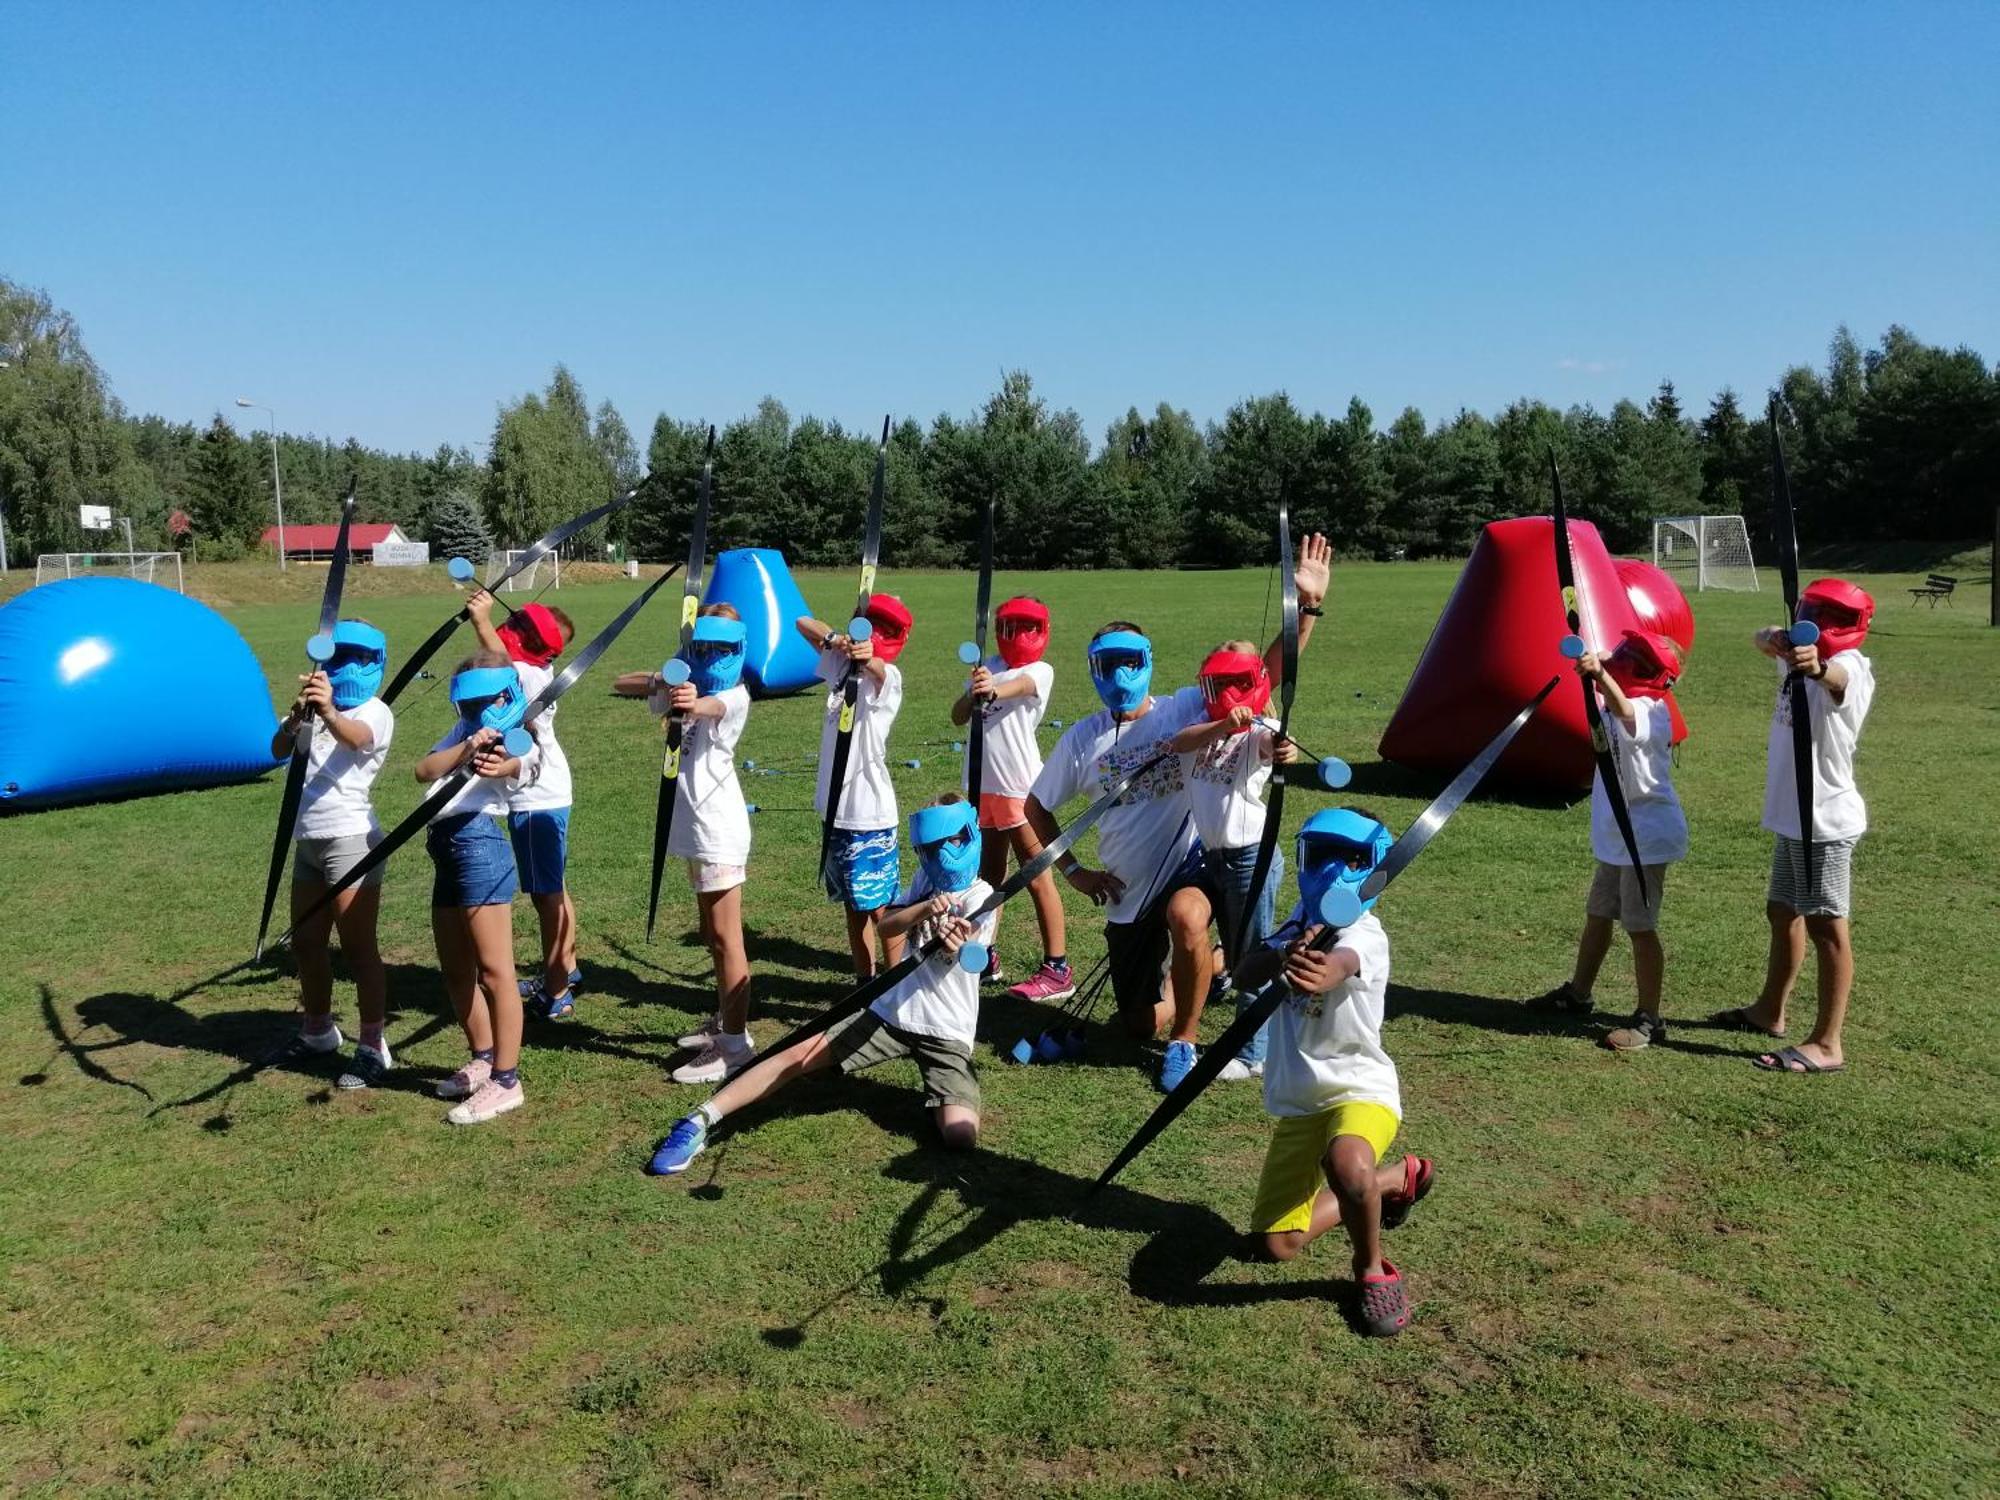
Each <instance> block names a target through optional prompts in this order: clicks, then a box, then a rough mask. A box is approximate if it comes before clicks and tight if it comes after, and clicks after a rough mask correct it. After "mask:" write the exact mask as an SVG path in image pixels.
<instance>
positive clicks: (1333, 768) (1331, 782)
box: [1319, 755, 1354, 792]
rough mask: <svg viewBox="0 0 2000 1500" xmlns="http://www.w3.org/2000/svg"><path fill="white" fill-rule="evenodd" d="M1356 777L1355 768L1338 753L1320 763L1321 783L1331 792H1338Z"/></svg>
mask: <svg viewBox="0 0 2000 1500" xmlns="http://www.w3.org/2000/svg"><path fill="white" fill-rule="evenodd" d="M1353 779H1354V768H1353V767H1352V766H1350V765H1348V763H1347V762H1346V761H1344V760H1342V759H1341V758H1340V757H1339V756H1338V755H1329V756H1328V757H1327V758H1326V759H1325V760H1323V761H1321V762H1320V763H1319V784H1320V785H1321V786H1323V787H1325V788H1326V789H1327V790H1328V791H1329V792H1337V791H1339V790H1340V789H1341V788H1342V787H1344V786H1346V785H1347V783H1348V782H1350V781H1352V780H1353Z"/></svg>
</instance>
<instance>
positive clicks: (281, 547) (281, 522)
mask: <svg viewBox="0 0 2000 1500" xmlns="http://www.w3.org/2000/svg"><path fill="white" fill-rule="evenodd" d="M236 404H237V405H238V406H247V407H249V408H250V409H251V410H252V411H261V412H263V413H264V414H265V415H267V416H268V417H270V419H271V498H272V499H273V500H274V501H276V502H277V506H278V571H279V572H280V573H282V572H284V571H285V487H284V484H283V482H282V481H281V480H280V479H279V478H278V414H277V413H276V412H274V411H272V410H271V408H270V407H268V406H265V405H264V404H263V403H262V402H260V401H252V400H251V399H250V398H249V397H248V396H238V397H237V398H236Z"/></svg>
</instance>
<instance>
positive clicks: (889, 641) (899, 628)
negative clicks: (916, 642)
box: [861, 594, 913, 661]
mask: <svg viewBox="0 0 2000 1500" xmlns="http://www.w3.org/2000/svg"><path fill="white" fill-rule="evenodd" d="M861 613H862V615H863V616H864V617H865V618H866V619H867V621H868V623H869V624H870V625H873V626H874V627H875V634H874V636H873V640H874V642H875V654H876V655H877V656H879V657H881V658H882V660H884V661H894V660H895V659H896V658H897V657H899V656H901V655H902V654H903V647H904V645H905V644H907V643H908V641H909V639H910V626H911V624H912V623H913V622H912V620H911V617H910V609H909V606H908V605H906V604H904V603H903V601H902V600H901V599H898V598H897V597H896V596H895V595H894V594H871V595H869V596H868V607H867V608H866V609H864V610H862V611H861Z"/></svg>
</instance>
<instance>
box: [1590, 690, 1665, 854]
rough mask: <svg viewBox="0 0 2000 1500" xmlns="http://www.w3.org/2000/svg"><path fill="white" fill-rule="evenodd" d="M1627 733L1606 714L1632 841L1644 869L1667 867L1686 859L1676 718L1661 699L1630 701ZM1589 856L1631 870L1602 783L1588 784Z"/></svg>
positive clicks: (1594, 778) (1597, 778)
mask: <svg viewBox="0 0 2000 1500" xmlns="http://www.w3.org/2000/svg"><path fill="white" fill-rule="evenodd" d="M1631 701H1632V722H1633V728H1632V732H1631V733H1630V734H1627V733H1626V732H1625V726H1624V725H1623V724H1621V723H1620V722H1619V721H1618V715H1616V714H1614V713H1612V712H1611V711H1610V710H1609V709H1606V710H1605V713H1604V733H1605V735H1606V737H1607V738H1608V739H1609V740H1610V741H1611V752H1612V758H1613V759H1614V760H1615V761H1616V762H1617V765H1618V785H1619V787H1620V788H1621V789H1622V790H1623V791H1624V793H1625V807H1626V810H1627V811H1628V812H1630V813H1631V815H1632V836H1633V838H1634V839H1636V840H1637V841H1638V844H1639V859H1640V862H1641V863H1643V864H1649V865H1665V864H1671V863H1673V862H1674V861H1675V860H1677V859H1686V858H1687V852H1688V824H1687V815H1686V814H1685V813H1683V812H1682V811H1681V799H1680V798H1679V797H1677V796H1675V795H1674V782H1673V758H1674V715H1673V710H1672V709H1670V708H1668V707H1667V700H1666V699H1664V698H1634V699H1632V700H1631ZM1590 852H1591V853H1592V854H1594V855H1596V856H1597V857H1598V858H1599V859H1601V860H1603V861H1604V863H1606V864H1607V865H1625V866H1628V867H1629V866H1630V865H1631V863H1632V856H1631V855H1630V854H1629V853H1627V852H1626V849H1625V839H1624V836H1623V835H1622V834H1620V833H1619V832H1618V820H1617V819H1616V818H1614V817H1612V816H1611V799H1610V798H1608V797H1606V796H1605V795H1604V778H1603V777H1602V776H1592V777H1591V780H1590Z"/></svg>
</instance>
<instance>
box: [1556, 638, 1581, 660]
mask: <svg viewBox="0 0 2000 1500" xmlns="http://www.w3.org/2000/svg"><path fill="white" fill-rule="evenodd" d="M1585 649H1586V648H1585V646H1584V644H1583V637H1582V636H1580V635H1566V636H1564V637H1563V638H1562V654H1563V655H1564V656H1567V657H1568V658H1569V659H1570V660H1571V661H1576V660H1578V659H1579V658H1580V657H1581V656H1582V655H1583V653H1584V651H1585Z"/></svg>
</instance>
